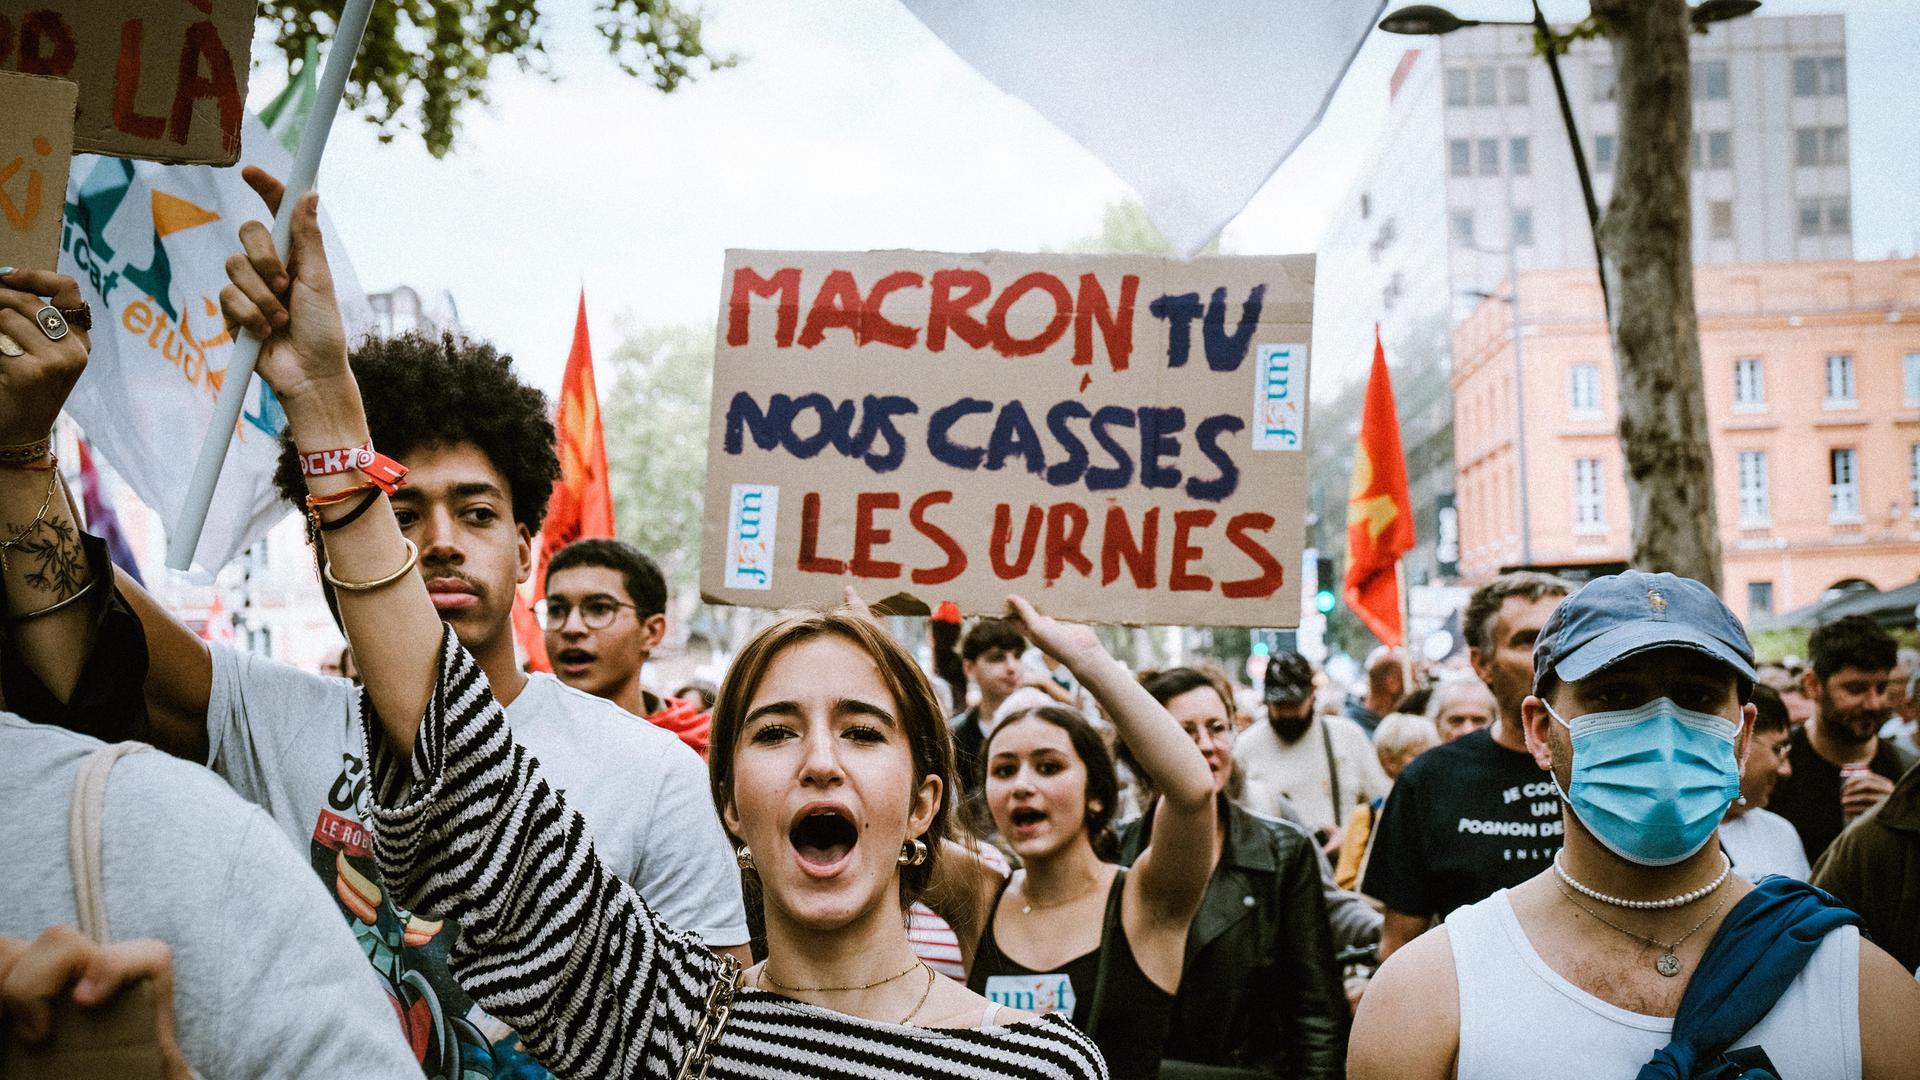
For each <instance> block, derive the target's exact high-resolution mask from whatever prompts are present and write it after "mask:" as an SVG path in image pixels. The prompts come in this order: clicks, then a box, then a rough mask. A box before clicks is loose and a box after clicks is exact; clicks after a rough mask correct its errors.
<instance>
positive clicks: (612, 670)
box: [534, 539, 712, 755]
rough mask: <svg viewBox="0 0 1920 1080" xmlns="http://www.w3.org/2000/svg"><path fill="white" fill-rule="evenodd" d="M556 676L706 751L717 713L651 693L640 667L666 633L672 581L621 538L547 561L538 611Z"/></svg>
mask: <svg viewBox="0 0 1920 1080" xmlns="http://www.w3.org/2000/svg"><path fill="white" fill-rule="evenodd" d="M534 613H535V614H536V615H538V616H539V618H540V629H541V630H543V631H545V632H546V637H547V658H548V659H549V660H552V661H553V673H554V674H555V675H556V676H558V677H559V679H560V681H561V682H563V683H565V684H567V685H568V686H571V687H573V688H574V689H575V690H581V691H585V692H586V693H589V694H592V695H593V696H595V697H601V698H605V699H607V700H608V701H611V702H613V703H614V704H615V705H618V706H620V707H621V708H622V709H625V710H626V711H628V712H630V713H632V714H634V715H635V716H644V717H646V718H647V719H648V720H649V721H652V722H653V724H654V725H655V726H658V727H663V728H666V729H667V730H668V731H671V732H673V733H674V734H675V735H678V736H679V737H680V741H682V742H684V743H686V744H687V745H688V746H691V747H692V748H693V749H694V750H695V751H696V752H698V753H701V754H703V755H704V754H705V753H706V749H707V729H708V727H709V725H710V723H711V719H712V718H711V717H710V716H709V714H708V713H707V712H706V710H705V709H703V708H701V707H700V704H699V703H698V702H691V701H676V700H674V699H672V698H665V697H661V696H660V695H658V694H655V693H653V692H652V691H650V690H648V689H647V688H646V687H645V686H644V685H642V683H641V681H640V676H641V672H642V670H643V669H645V668H646V666H647V661H648V660H649V659H650V658H651V657H652V656H653V650H655V649H657V648H659V647H660V641H661V639H662V638H664V637H665V636H666V634H667V581H666V577H665V576H664V575H662V574H661V573H660V567H659V566H657V565H655V564H654V561H653V560H652V559H649V558H648V557H647V556H646V554H645V553H643V552H642V551H641V550H640V549H639V548H636V547H634V546H633V545H632V544H629V543H626V542H624V541H621V540H598V539H595V540H576V541H574V542H573V543H571V544H568V545H567V546H566V547H564V548H561V549H560V550H559V551H558V552H556V553H555V554H554V556H553V560H552V561H551V562H549V563H548V564H547V581H546V599H545V600H542V601H541V602H540V604H539V606H537V607H536V608H535V609H534Z"/></svg>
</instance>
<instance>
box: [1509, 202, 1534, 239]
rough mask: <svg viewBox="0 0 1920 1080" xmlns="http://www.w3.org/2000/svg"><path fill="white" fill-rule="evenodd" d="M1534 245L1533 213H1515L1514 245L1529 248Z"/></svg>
mask: <svg viewBox="0 0 1920 1080" xmlns="http://www.w3.org/2000/svg"><path fill="white" fill-rule="evenodd" d="M1532 243H1533V211H1531V210H1515V211H1514V212H1513V245H1514V246H1515V247H1527V246H1528V245H1530V244H1532Z"/></svg>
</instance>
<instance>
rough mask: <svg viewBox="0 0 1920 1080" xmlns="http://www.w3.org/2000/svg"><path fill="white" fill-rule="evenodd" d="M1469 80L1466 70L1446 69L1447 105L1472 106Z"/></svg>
mask: <svg viewBox="0 0 1920 1080" xmlns="http://www.w3.org/2000/svg"><path fill="white" fill-rule="evenodd" d="M1470 79H1471V76H1469V75H1468V74H1467V69H1466V68H1448V69H1447V104H1449V105H1469V104H1472V97H1471V95H1472V91H1471V89H1470V85H1469V84H1470Z"/></svg>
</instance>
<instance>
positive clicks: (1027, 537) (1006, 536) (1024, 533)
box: [987, 503, 1046, 581]
mask: <svg viewBox="0 0 1920 1080" xmlns="http://www.w3.org/2000/svg"><path fill="white" fill-rule="evenodd" d="M1045 518H1046V513H1045V512H1044V511H1042V510H1041V509H1040V508H1039V507H1037V506H1029V507H1027V520H1026V528H1025V529H1023V530H1021V533H1020V557H1019V558H1018V559H1017V560H1015V561H1013V562H1008V561H1007V543H1008V542H1009V541H1011V540H1012V539H1013V507H1011V506H1008V505H1007V504H1006V503H1001V504H1000V505H999V506H996V507H994V508H993V539H992V541H991V542H990V543H989V544H988V545H987V556H988V558H989V559H990V560H991V561H992V563H993V572H994V573H995V574H996V575H998V576H999V578H1000V580H1002V581H1012V580H1013V579H1014V578H1017V577H1022V576H1024V575H1025V574H1026V572H1027V568H1028V567H1030V566H1032V565H1033V549H1034V547H1035V546H1036V545H1038V544H1039V542H1040V526H1041V522H1042V521H1043V520H1044V519H1045Z"/></svg>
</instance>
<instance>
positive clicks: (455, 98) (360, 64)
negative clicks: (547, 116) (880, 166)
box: [259, 0, 738, 157]
mask: <svg viewBox="0 0 1920 1080" xmlns="http://www.w3.org/2000/svg"><path fill="white" fill-rule="evenodd" d="M559 2H561V0H547V4H546V9H547V10H552V9H553V8H554V6H555V5H556V4H557V3H559ZM566 2H568V3H573V2H577V0H566ZM592 10H593V18H594V28H595V29H596V30H598V31H599V33H600V36H601V38H602V39H603V40H604V41H605V42H606V46H607V52H608V54H609V55H610V56H612V57H613V60H614V62H615V63H616V64H618V65H619V66H620V69H621V70H622V71H624V72H626V73H627V74H629V75H632V76H634V77H636V78H645V79H648V80H649V81H651V82H652V84H653V85H654V87H655V88H656V89H658V90H660V91H661V92H662V93H672V92H673V90H674V89H675V88H677V87H678V86H679V85H680V84H681V83H682V82H684V81H686V80H688V79H691V78H694V77H696V75H698V74H700V73H703V72H708V71H714V70H718V69H720V68H725V67H731V66H733V65H734V64H735V63H737V62H738V58H737V57H735V56H733V55H730V54H728V55H716V54H714V53H711V52H709V51H708V50H707V46H706V43H705V42H704V41H702V40H701V11H700V9H699V8H698V7H695V6H690V3H689V0H593V7H592ZM339 11H340V0H261V3H260V15H259V17H260V19H261V20H262V21H263V22H265V23H266V24H267V26H268V27H269V28H270V29H271V30H272V32H273V42H274V45H275V46H276V47H277V48H279V49H280V51H281V52H282V53H283V54H285V56H286V58H287V62H288V64H289V65H291V64H293V63H294V62H295V61H298V60H300V59H302V58H303V57H304V56H305V54H306V42H307V40H308V39H309V38H311V37H318V38H320V39H321V40H323V41H324V40H330V39H331V38H332V36H333V31H334V27H335V22H336V20H337V19H338V17H339ZM542 16H543V11H542V6H541V3H540V2H539V0H379V2H378V3H375V4H374V5H373V12H372V15H371V17H370V19H369V21H368V24H367V35H366V38H365V40H364V41H363V42H362V43H361V45H360V55H359V57H358V59H357V60H356V61H355V62H354V66H353V77H352V79H351V80H350V81H349V82H348V84H347V96H346V101H347V105H348V106H349V107H350V108H352V109H354V110H355V111H356V112H360V113H362V114H364V115H365V117H366V119H367V120H368V121H369V122H371V123H373V124H374V125H375V126H376V127H378V128H379V129H380V138H381V139H382V140H383V141H391V140H392V139H393V137H394V135H395V134H396V133H397V132H399V131H413V132H417V133H419V135H420V137H421V139H422V141H424V142H425V143H426V146H427V150H428V151H429V152H430V153H432V154H433V155H434V156H435V157H442V156H444V155H445V154H446V153H447V151H448V150H449V149H451V148H452V146H453V138H454V135H455V133H456V132H457V131H458V130H459V121H460V113H461V110H463V109H464V108H465V107H466V106H468V105H470V104H474V103H485V101H486V100H487V92H486V91H487V77H488V74H489V73H490V71H491V70H492V66H493V62H494V61H495V60H496V59H500V58H505V59H509V60H512V61H513V62H514V63H515V64H516V65H518V66H519V68H520V69H521V70H522V71H531V72H536V73H538V74H541V75H543V76H546V77H548V78H552V77H553V73H552V71H551V69H550V68H549V66H548V64H547V50H546V40H545V36H544V31H545V29H546V27H547V26H548V25H550V20H548V21H547V22H543V19H542Z"/></svg>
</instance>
